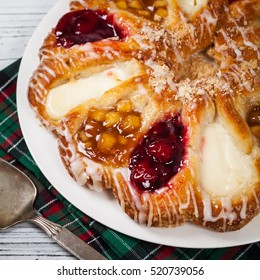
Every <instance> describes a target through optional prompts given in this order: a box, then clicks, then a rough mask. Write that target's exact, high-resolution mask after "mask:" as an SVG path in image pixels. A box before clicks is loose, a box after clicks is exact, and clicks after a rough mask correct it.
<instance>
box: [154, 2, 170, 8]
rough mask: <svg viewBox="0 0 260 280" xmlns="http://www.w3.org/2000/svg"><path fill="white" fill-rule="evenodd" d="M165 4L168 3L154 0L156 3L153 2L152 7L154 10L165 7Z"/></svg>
mask: <svg viewBox="0 0 260 280" xmlns="http://www.w3.org/2000/svg"><path fill="white" fill-rule="evenodd" d="M167 4H168V3H167V1H166V0H156V1H154V3H153V6H154V7H155V8H159V7H166V6H167Z"/></svg>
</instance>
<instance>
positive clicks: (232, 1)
mask: <svg viewBox="0 0 260 280" xmlns="http://www.w3.org/2000/svg"><path fill="white" fill-rule="evenodd" d="M237 1H238V0H229V1H228V3H229V5H231V4H233V3H234V2H237Z"/></svg>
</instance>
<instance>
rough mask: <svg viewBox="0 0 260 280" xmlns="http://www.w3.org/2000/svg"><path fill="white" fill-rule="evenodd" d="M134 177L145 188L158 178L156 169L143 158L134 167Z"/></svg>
mask: <svg viewBox="0 0 260 280" xmlns="http://www.w3.org/2000/svg"><path fill="white" fill-rule="evenodd" d="M133 176H134V179H135V181H136V182H138V183H140V184H142V186H143V187H144V188H146V187H150V184H151V183H154V182H155V181H156V180H157V179H158V175H157V173H156V171H155V170H154V169H153V168H151V167H150V166H149V162H148V161H147V160H143V161H141V162H140V163H138V164H137V165H136V166H135V167H134V175H133Z"/></svg>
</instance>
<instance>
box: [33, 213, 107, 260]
mask: <svg viewBox="0 0 260 280" xmlns="http://www.w3.org/2000/svg"><path fill="white" fill-rule="evenodd" d="M28 221H30V222H32V223H34V224H36V225H38V226H39V227H41V228H42V229H43V230H44V231H45V232H46V233H47V234H48V235H49V236H50V237H51V238H53V239H54V240H55V241H56V242H57V243H58V244H59V245H61V246H62V247H63V248H64V249H66V250H67V251H69V252H70V253H71V254H73V255H74V256H75V257H76V258H78V259H81V260H105V259H106V258H105V257H104V256H102V255H101V254H100V253H98V252H97V251H96V250H94V249H93V248H92V247H90V246H89V245H88V244H87V243H85V242H84V241H83V240H81V239H80V238H78V237H77V236H76V235H74V234H73V233H71V232H70V231H68V230H67V229H66V228H64V227H61V226H60V225H58V224H55V223H53V222H51V221H49V220H47V219H45V218H44V217H42V216H40V215H38V214H37V213H35V215H34V216H33V217H31V218H29V219H28Z"/></svg>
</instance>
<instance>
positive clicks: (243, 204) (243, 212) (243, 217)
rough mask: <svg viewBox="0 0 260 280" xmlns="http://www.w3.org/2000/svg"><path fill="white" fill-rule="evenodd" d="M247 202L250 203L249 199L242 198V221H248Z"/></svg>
mask: <svg viewBox="0 0 260 280" xmlns="http://www.w3.org/2000/svg"><path fill="white" fill-rule="evenodd" d="M247 201H248V197H247V196H245V195H243V196H242V207H241V210H240V218H241V219H242V220H245V219H246V210H247Z"/></svg>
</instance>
